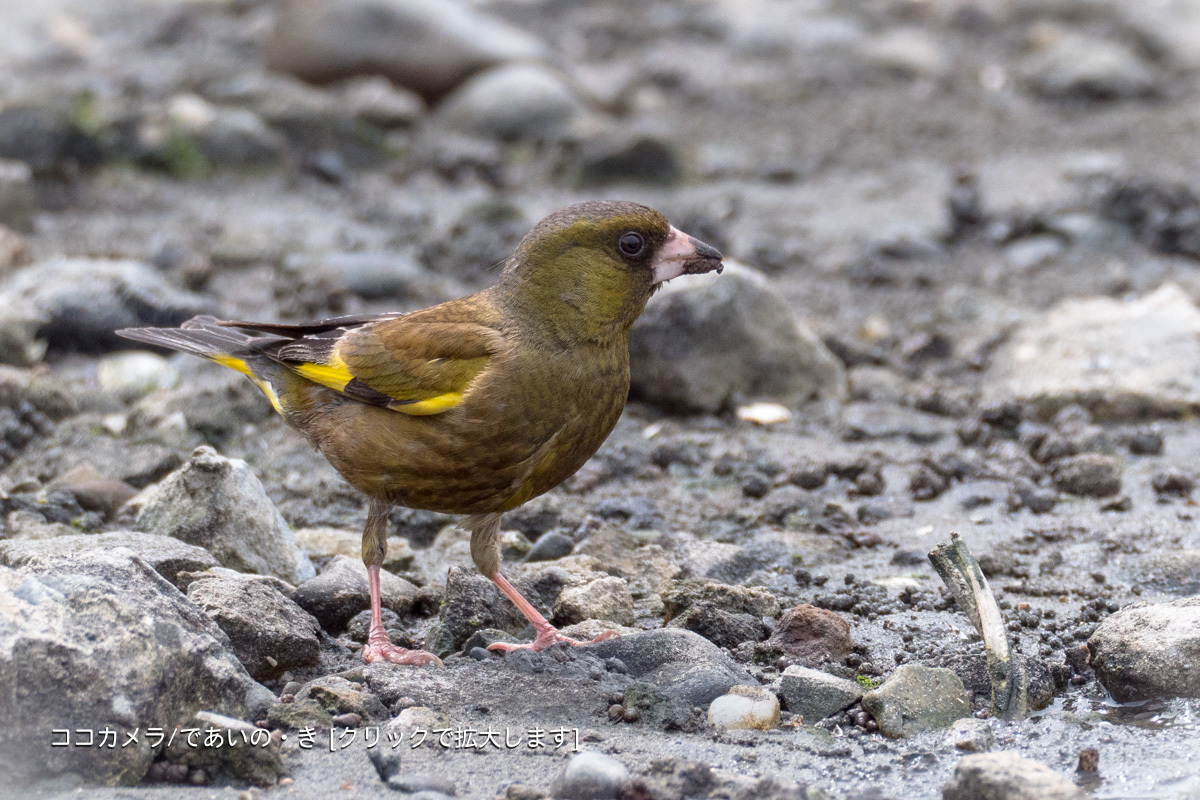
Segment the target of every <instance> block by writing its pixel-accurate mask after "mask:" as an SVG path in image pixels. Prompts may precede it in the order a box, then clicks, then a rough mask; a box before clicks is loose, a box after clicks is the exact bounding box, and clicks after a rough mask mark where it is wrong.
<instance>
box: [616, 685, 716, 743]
mask: <svg viewBox="0 0 1200 800" xmlns="http://www.w3.org/2000/svg"><path fill="white" fill-rule="evenodd" d="M624 703H625V710H624V712H623V714H622V716H623V718H624V719H625V721H627V722H641V723H642V724H644V725H647V726H649V727H651V728H658V729H660V730H664V731H689V732H694V731H699V730H700V728H701V725H700V721H699V719H698V718H697V717H696V715H695V714H694V713H693V706H692V704H691V703H689V702H688V701H687V700H685V699H683V698H682V697H679V696H678V695H675V694H668V693H667V692H663V691H660V690H659V689H658V688H657V687H656V686H655V685H654V684H652V683H647V682H645V681H634V682H633V683H631V684H629V685H628V686H627V687H625V695H624Z"/></svg>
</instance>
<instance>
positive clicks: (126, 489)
mask: <svg viewBox="0 0 1200 800" xmlns="http://www.w3.org/2000/svg"><path fill="white" fill-rule="evenodd" d="M46 488H47V489H48V490H51V491H63V492H66V493H67V494H69V495H71V496H72V497H74V498H75V502H77V503H79V506H80V507H81V508H83V509H84V510H85V511H99V512H100V513H102V514H103V515H104V516H105V518H110V517H112V516H114V515H115V514H116V513H117V511H119V510H120V509H121V507H122V506H123V505H125V503H127V502H129V499H130V498H131V497H133V496H134V495H135V494H137V489H136V488H134V487H133V486H131V485H129V484H128V483H126V482H125V481H120V480H110V479H108V478H105V477H103V476H102V475H101V474H100V473H99V472H98V471H97V470H96V468H95V467H93V466H92V465H91V464H88V463H86V462H85V463H83V464H80V465H79V466H77V467H75V468H74V469H71V470H68V471H67V472H65V473H63V474H62V475H59V476H58V477H57V478H55V479H54V480H53V481H51V482H50V483H49V484H48V485H47V486H46Z"/></svg>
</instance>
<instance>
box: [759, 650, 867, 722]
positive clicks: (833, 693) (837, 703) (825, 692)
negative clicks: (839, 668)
mask: <svg viewBox="0 0 1200 800" xmlns="http://www.w3.org/2000/svg"><path fill="white" fill-rule="evenodd" d="M779 694H780V695H781V696H782V697H783V702H784V705H786V706H787V710H788V711H790V712H792V713H793V714H797V715H799V716H801V717H802V718H803V719H804V722H805V724H808V725H812V724H815V723H817V722H819V721H821V720H823V719H825V718H826V717H828V716H830V715H832V714H836V713H837V712H839V711H841V710H842V709H843V708H848V707H849V706H852V705H854V704H855V703H857V702H858V700H859V698H860V697H862V696H863V687H862V686H860V685H858V683H856V682H854V681H850V680H846V679H845V678H838V677H836V676H834V675H830V674H829V673H827V672H821V671H820V670H816V669H809V668H808V667H801V666H798V665H795V664H793V665H792V666H790V667H788V668H787V669H785V670H784V671H783V675H782V676H781V677H780V680H779Z"/></svg>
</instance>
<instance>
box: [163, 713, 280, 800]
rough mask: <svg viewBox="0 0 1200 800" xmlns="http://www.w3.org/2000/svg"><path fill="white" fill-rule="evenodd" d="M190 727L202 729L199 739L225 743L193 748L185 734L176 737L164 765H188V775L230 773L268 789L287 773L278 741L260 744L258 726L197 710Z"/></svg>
mask: <svg viewBox="0 0 1200 800" xmlns="http://www.w3.org/2000/svg"><path fill="white" fill-rule="evenodd" d="M275 705H279V704H278V703H277V704H275ZM274 707H275V706H272V708H274ZM197 723H198V724H197ZM190 727H192V728H199V733H198V734H196V736H198V737H199V740H200V741H210V740H211V739H210V738H209V737H217V736H219V737H221V739H222V740H223V742H224V743H225V746H223V747H192V746H190V745H189V744H188V742H187V738H186V736H177V737H175V740H174V742H172V743H171V744H170V745H169V746H167V747H164V748H163V752H162V757H163V758H164V759H165V762H164V764H165V765H167V766H168V768H171V767H175V766H186V767H187V768H188V769H189V770H190V772H189V773H188V777H189V778H190V777H191V775H194V774H204V775H208V776H216V775H221V774H231V775H232V776H233V777H234V778H235V779H237V780H238V781H239V782H240V783H250V784H253V785H254V786H259V787H264V788H265V787H269V786H274V785H275V784H277V783H278V782H279V779H280V778H281V777H283V776H284V775H286V774H287V772H288V770H287V768H286V767H285V766H284V764H283V755H282V748H281V746H280V743H279V742H277V741H273V740H272V741H270V742H269V743H268V744H266V745H265V746H264V745H262V744H257V742H259V741H260V739H259V737H261V736H262V733H261V732H260V730H261V729H260V728H258V726H257V725H254V724H251V723H249V722H246V721H245V720H240V719H235V718H233V717H229V716H225V715H224V714H214V713H213V712H211V711H197V712H196V714H195V718H194V720H193V721H192V723H191V725H190ZM193 741H195V740H193ZM250 742H255V744H251V743H250ZM230 743H232V746H231V744H230ZM150 777H151V776H150V775H148V776H147V778H150Z"/></svg>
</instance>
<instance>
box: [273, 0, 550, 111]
mask: <svg viewBox="0 0 1200 800" xmlns="http://www.w3.org/2000/svg"><path fill="white" fill-rule="evenodd" d="M546 52H547V51H546V47H545V45H543V44H542V43H541V42H539V41H538V40H537V39H535V38H534V37H533V36H531V35H529V34H527V33H525V32H524V31H520V30H517V29H516V28H513V27H512V26H510V25H507V24H505V23H504V22H501V21H500V20H498V19H496V18H495V17H491V16H488V15H486V14H483V13H480V12H477V11H474V10H472V9H470V8H468V7H467V6H466V5H464V4H461V3H459V2H456V0H289V1H288V2H287V3H285V4H284V6H283V8H282V9H281V11H280V13H279V16H278V21H277V23H276V25H275V31H274V34H273V35H272V37H271V41H270V43H269V44H268V45H267V64H268V66H269V67H270V68H271V69H276V70H280V71H282V72H289V73H291V74H293V75H295V76H297V77H299V78H303V79H304V80H308V81H315V82H325V81H332V80H337V79H338V78H346V77H351V76H354V75H385V76H387V77H388V78H390V79H391V80H393V81H395V82H396V83H397V84H399V85H400V86H404V87H406V88H409V89H412V90H414V91H416V92H418V93H419V94H421V95H424V96H425V97H426V98H429V99H434V98H438V97H441V96H442V95H445V94H446V93H447V92H449V91H450V90H451V89H453V88H454V87H455V86H457V85H458V84H459V83H461V82H462V81H463V79H465V78H466V77H467V76H469V75H471V74H472V73H475V72H478V71H479V70H481V69H485V68H487V67H491V66H495V65H496V64H502V63H505V62H508V61H514V60H520V59H529V58H533V59H536V58H541V57H542V56H544V55H545V54H546Z"/></svg>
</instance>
